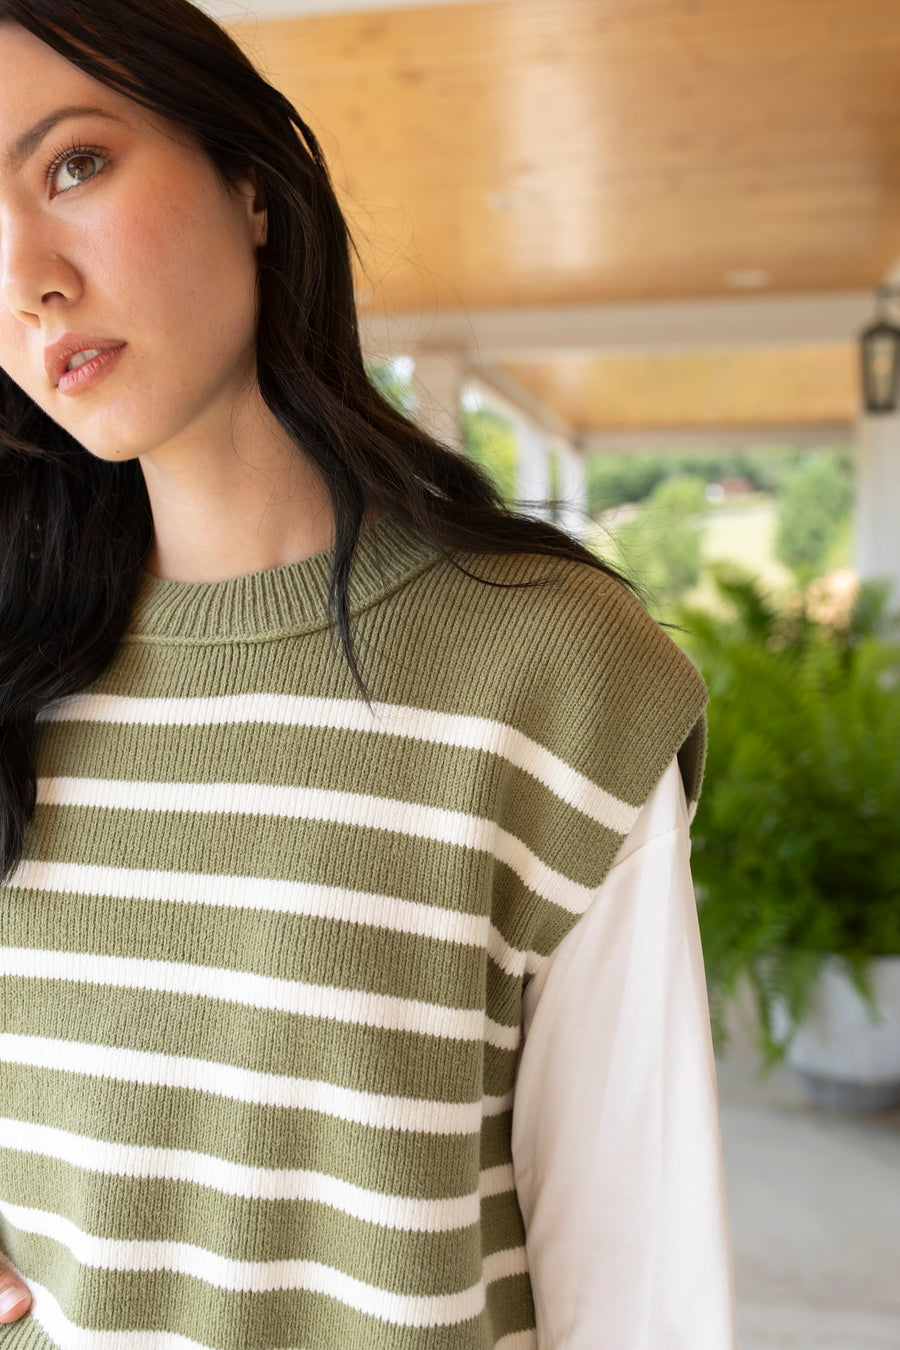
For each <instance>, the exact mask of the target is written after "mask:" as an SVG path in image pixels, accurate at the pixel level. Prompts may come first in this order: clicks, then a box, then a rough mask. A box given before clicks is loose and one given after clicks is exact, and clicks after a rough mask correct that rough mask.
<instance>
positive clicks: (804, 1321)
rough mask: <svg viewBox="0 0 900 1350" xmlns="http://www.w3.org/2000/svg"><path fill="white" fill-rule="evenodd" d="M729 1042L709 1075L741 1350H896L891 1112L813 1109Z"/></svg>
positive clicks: (897, 1170)
mask: <svg viewBox="0 0 900 1350" xmlns="http://www.w3.org/2000/svg"><path fill="white" fill-rule="evenodd" d="M733 1035H734V1043H733V1045H732V1046H730V1047H729V1049H728V1050H727V1051H726V1052H725V1053H724V1055H722V1056H721V1057H720V1058H718V1059H717V1061H716V1068H717V1077H718V1084H719V1102H720V1109H721V1119H722V1140H723V1150H724V1156H725V1178H726V1186H727V1192H728V1208H729V1215H730V1219H731V1235H732V1246H733V1251H734V1266H735V1285H736V1291H737V1304H738V1328H739V1335H740V1350H900V1108H898V1109H896V1110H891V1111H884V1112H880V1113H878V1114H867V1115H849V1114H839V1113H837V1112H834V1111H828V1110H824V1109H823V1108H821V1107H818V1106H814V1105H812V1104H810V1103H809V1101H808V1100H807V1098H806V1097H805V1096H804V1094H803V1090H802V1088H801V1087H800V1086H799V1084H798V1083H797V1082H796V1080H795V1079H794V1077H793V1074H792V1073H791V1070H790V1069H788V1068H787V1067H779V1068H778V1069H776V1070H775V1071H774V1072H773V1073H772V1074H771V1075H770V1076H769V1078H767V1079H765V1080H763V1081H760V1080H759V1078H758V1076H757V1069H758V1064H759V1057H758V1055H757V1054H756V1053H755V1052H754V1051H753V1050H751V1049H750V1048H749V1046H748V1044H747V1040H746V1037H745V1036H743V1035H742V1034H741V1032H740V1030H739V1029H733Z"/></svg>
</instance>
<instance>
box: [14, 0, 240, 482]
mask: <svg viewBox="0 0 900 1350" xmlns="http://www.w3.org/2000/svg"><path fill="white" fill-rule="evenodd" d="M78 107H88V108H91V109H94V110H95V111H92V112H79V113H77V114H76V115H72V116H67V117H65V118H64V119H62V120H60V121H59V122H58V123H57V124H56V125H55V126H53V127H52V128H49V129H46V134H45V135H43V136H41V135H40V129H38V130H36V132H35V135H34V137H33V140H32V141H31V142H30V143H29V144H28V145H27V146H25V147H24V148H23V153H22V154H21V155H20V156H14V155H13V158H12V159H10V156H11V154H12V153H13V151H14V148H15V146H16V143H17V141H18V140H19V139H20V138H21V137H24V136H25V135H26V134H27V133H29V132H31V131H32V129H35V128H38V124H39V123H41V122H43V121H44V120H45V119H49V118H51V116H52V115H54V114H57V113H59V111H60V110H62V109H71V108H78ZM48 166H50V168H49V174H48ZM256 198H257V193H256V191H255V184H254V182H253V181H252V180H251V179H249V178H247V179H244V180H242V181H241V182H240V183H238V184H237V185H236V187H235V188H233V189H229V188H228V187H227V186H226V185H225V184H223V183H222V181H221V179H220V178H219V177H218V175H217V173H216V171H215V169H214V167H213V165H212V163H211V162H210V160H209V159H208V158H207V157H206V155H205V154H204V153H203V152H202V151H201V150H199V149H197V148H195V147H194V146H193V145H192V144H191V143H190V140H189V137H188V136H187V135H186V133H184V132H182V131H181V130H180V129H177V128H175V127H174V126H173V125H172V124H170V123H168V122H166V121H164V120H163V119H161V118H158V117H156V116H154V115H153V114H151V113H149V112H147V111H145V110H144V109H142V108H140V107H138V105H137V104H134V103H132V102H130V101H129V100H128V99H125V98H123V97H121V96H119V95H117V94H115V93H113V92H112V91H111V90H108V89H107V88H106V87H105V86H103V85H101V84H99V83H98V82H97V81H95V80H92V79H91V78H90V77H89V76H87V75H85V74H83V73H82V72H81V71H80V70H78V69H77V68H76V67H74V66H72V65H70V64H69V62H68V61H66V60H65V59H64V58H63V57H61V56H59V55H58V54H57V53H56V52H54V51H53V50H52V49H51V48H49V47H47V46H46V45H45V44H44V43H42V42H40V41H39V40H38V39H37V38H35V37H33V36H32V35H31V34H30V33H28V32H26V31H25V30H24V29H22V28H20V27H19V26H18V25H16V24H13V23H10V22H8V21H3V22H0V367H2V369H3V370H5V371H6V372H7V373H8V374H9V375H10V376H11V377H12V379H13V380H14V381H15V382H16V383H17V384H18V385H20V386H21V387H22V389H24V391H25V392H26V393H27V394H28V395H29V396H30V397H31V398H32V399H33V400H34V402H35V403H37V404H38V405H39V406H40V407H41V408H42V409H43V410H44V411H45V412H46V413H48V414H49V416H50V417H52V418H53V419H54V420H55V421H56V422H58V423H59V424H60V425H61V426H63V427H64V428H65V429H66V430H67V431H68V432H70V433H71V435H72V436H74V437H75V439H76V440H78V441H79V442H80V443H81V444H82V445H84V446H85V447H86V448H87V449H88V450H90V451H91V452H92V453H93V454H95V455H97V456H99V457H101V458H103V459H107V460H118V459H132V458H134V457H135V456H140V455H153V456H154V458H156V457H159V456H166V455H168V454H170V453H180V452H181V451H182V450H183V449H185V448H190V447H191V446H192V445H199V444H203V445H204V446H207V447H208V446H210V445H214V444H216V443H217V442H219V443H222V444H228V445H230V444H231V432H232V428H233V413H234V410H235V407H236V403H237V401H238V400H239V399H240V398H241V397H242V396H243V395H246V393H247V392H248V390H249V389H252V388H253V387H254V383H255V372H256V364H255V332H256V275H257V272H256V249H257V248H258V247H259V246H260V245H261V244H262V243H264V242H265V228H266V220H265V211H264V210H263V209H261V207H260V206H259V204H258V202H257V200H256ZM73 335H74V337H75V339H76V341H77V342H79V343H81V344H82V345H83V346H86V347H87V346H88V345H90V348H91V349H93V348H95V347H105V348H107V349H108V350H109V351H110V352H113V349H115V348H118V349H119V350H118V352H117V353H114V354H112V355H107V356H106V357H104V358H102V359H101V361H100V362H98V366H99V367H100V373H99V375H98V376H96V377H95V378H93V379H91V378H89V377H90V374H91V371H92V370H96V369H97V367H95V366H90V367H88V366H85V367H84V372H83V374H82V376H81V377H80V379H79V380H75V379H73V377H71V376H70V377H69V378H68V379H66V378H65V377H63V379H62V383H61V384H60V383H59V381H58V378H57V373H56V372H55V371H53V370H51V371H50V373H48V370H47V369H46V361H47V359H48V355H47V349H48V348H51V347H53V346H55V345H56V344H59V342H60V340H61V339H66V338H68V337H71V336H73ZM92 340H93V341H92ZM64 346H65V344H64ZM49 359H50V362H51V366H52V364H53V353H52V352H51V353H50V356H49ZM86 377H87V378H86ZM66 386H68V388H67V387H66ZM223 438H224V439H223Z"/></svg>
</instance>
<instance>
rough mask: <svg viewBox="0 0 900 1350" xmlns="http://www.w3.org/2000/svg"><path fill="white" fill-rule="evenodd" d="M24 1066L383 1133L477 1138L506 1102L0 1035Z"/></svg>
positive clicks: (7, 1054)
mask: <svg viewBox="0 0 900 1350" xmlns="http://www.w3.org/2000/svg"><path fill="white" fill-rule="evenodd" d="M3 1060H6V1061H8V1062H9V1063H12V1064H24V1065H28V1066H29V1067H31V1068H38V1069H52V1070H56V1071H58V1072H60V1073H75V1074H79V1075H85V1076H89V1077H90V1076H92V1077H95V1078H114V1079H118V1080H119V1081H121V1082H126V1083H140V1084H143V1085H145V1086H149V1087H167V1088H184V1089H186V1090H187V1091H189V1092H207V1093H209V1094H210V1095H211V1096H214V1097H228V1098H230V1099H231V1100H233V1101H240V1102H251V1103H254V1104H255V1105H259V1106H281V1107H287V1108H288V1109H291V1110H295V1111H318V1112H320V1113H321V1114H322V1115H326V1116H332V1117H334V1118H335V1119H337V1120H347V1121H352V1122H354V1123H356V1124H358V1125H368V1126H371V1127H372V1128H374V1129H382V1130H408V1131H411V1132H415V1133H419V1134H478V1132H479V1128H480V1125H481V1117H482V1112H483V1113H484V1114H485V1115H488V1116H494V1115H500V1114H502V1112H504V1111H505V1110H507V1109H508V1108H509V1107H510V1106H511V1105H512V1093H509V1094H507V1096H506V1097H485V1098H484V1099H483V1100H482V1101H480V1102H436V1101H427V1100H419V1099H418V1098H415V1097H388V1096H382V1095H377V1094H375V1093H372V1092H358V1091H355V1090H353V1089H351V1088H342V1087H336V1086H335V1085H334V1084H333V1083H324V1082H320V1081H318V1080H316V1079H308V1078H290V1077H288V1076H287V1075H286V1074H275V1073H259V1072H257V1071H255V1070H252V1069H240V1068H236V1067H235V1066H234V1065H232V1064H217V1063H215V1062H214V1061H211V1060H204V1059H190V1058H188V1057H187V1056H180V1055H162V1054H156V1053H153V1052H150V1051H146V1050H127V1049H120V1048H118V1047H112V1046H105V1045H90V1044H87V1043H86V1042H83V1041H81V1042H79V1041H57V1040H46V1039H44V1038H42V1037H39V1036H18V1035H12V1034H10V1033H0V1062H2V1061H3Z"/></svg>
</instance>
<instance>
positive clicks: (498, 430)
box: [462, 408, 517, 502]
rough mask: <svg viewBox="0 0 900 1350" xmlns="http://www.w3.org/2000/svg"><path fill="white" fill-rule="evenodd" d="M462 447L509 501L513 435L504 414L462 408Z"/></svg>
mask: <svg viewBox="0 0 900 1350" xmlns="http://www.w3.org/2000/svg"><path fill="white" fill-rule="evenodd" d="M462 431H463V448H464V449H465V452H466V454H467V455H468V456H469V458H470V459H471V460H473V461H474V463H475V464H477V465H478V466H479V468H481V469H483V470H484V471H485V473H486V474H487V475H488V477H489V478H490V479H491V480H492V481H493V483H494V485H495V486H496V488H497V490H498V491H499V493H500V495H501V496H502V497H504V498H505V499H506V500H507V501H508V502H512V501H513V500H514V499H515V497H516V493H517V487H516V436H515V432H514V431H513V428H512V426H511V424H510V423H509V422H508V421H507V420H506V418H505V417H501V416H500V415H499V414H498V413H495V412H492V411H491V410H490V409H488V408H479V409H475V410H469V409H465V408H464V409H463V413H462Z"/></svg>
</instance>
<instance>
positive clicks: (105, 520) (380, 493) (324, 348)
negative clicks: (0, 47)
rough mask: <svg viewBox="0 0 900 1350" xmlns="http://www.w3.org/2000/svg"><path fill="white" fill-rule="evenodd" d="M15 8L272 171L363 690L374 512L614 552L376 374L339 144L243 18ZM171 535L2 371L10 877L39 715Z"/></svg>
mask: <svg viewBox="0 0 900 1350" xmlns="http://www.w3.org/2000/svg"><path fill="white" fill-rule="evenodd" d="M2 19H9V20H12V21H14V22H15V23H17V24H19V25H21V27H22V28H24V29H27V30H28V31H29V32H30V33H32V34H34V36H35V37H37V38H39V39H40V40H41V41H42V42H44V43H46V44H47V46H49V47H51V48H53V49H54V50H55V51H56V52H58V53H59V54H60V55H61V56H63V57H65V58H66V60H68V61H70V62H71V63H72V64H73V65H74V66H77V67H78V68H80V69H81V70H83V71H84V72H85V73H86V74H88V75H90V76H91V77H92V78H94V79H95V80H98V81H99V82H100V83H101V84H104V85H106V86H107V87H108V88H110V89H112V90H114V91H115V92H116V93H118V94H120V95H124V96H126V97H127V98H130V99H132V100H133V101H134V102H135V103H138V104H140V105H142V106H143V107H146V108H149V109H150V110H152V111H153V112H155V113H157V114H159V115H161V116H162V117H164V118H166V119H168V120H169V121H170V122H172V123H176V124H178V125H180V126H181V127H182V128H185V129H187V130H188V131H189V132H191V133H192V134H193V136H194V137H195V139H196V141H197V142H198V143H199V145H200V146H201V147H202V148H203V149H204V150H205V151H206V153H207V154H208V156H209V158H210V160H211V161H212V163H213V164H214V166H215V167H216V169H217V170H218V172H219V174H220V175H221V177H222V179H223V181H225V182H226V183H234V182H236V180H237V178H238V177H241V176H244V175H245V174H246V172H247V170H248V168H250V167H252V168H253V169H254V170H255V172H256V174H257V176H258V181H259V184H260V186H261V188H262V190H263V192H264V197H265V205H266V208H267V212H268V237H267V241H266V244H265V245H264V246H263V247H262V248H261V249H259V250H258V253H257V258H258V267H259V281H258V295H259V320H258V333H257V368H258V378H259V387H260V392H261V394H262V397H263V399H264V400H265V402H266V404H267V406H268V407H269V409H270V410H271V411H272V413H273V414H274V415H275V417H276V418H277V419H278V422H279V423H280V425H281V426H282V427H283V428H284V429H285V430H286V431H287V432H288V433H289V434H290V436H291V437H292V438H293V439H294V440H295V441H296V443H297V444H298V446H302V447H303V450H304V451H305V452H306V453H307V454H308V455H309V456H310V458H311V459H312V461H313V462H314V463H315V465H316V467H317V468H318V469H319V471H320V472H321V474H322V475H323V478H324V480H325V482H326V484H327V486H328V490H329V492H330V495H331V504H332V507H333V511H334V519H335V541H334V563H333V569H332V574H331V584H330V589H329V596H328V616H329V619H330V621H331V622H332V623H333V624H334V626H335V627H336V629H337V631H338V633H339V635H340V639H341V643H342V646H343V650H344V653H345V655H346V659H347V661H348V662H349V665H350V668H351V670H352V671H353V674H354V677H355V678H356V680H357V683H358V685H359V686H360V688H361V689H362V688H363V687H364V686H363V684H362V680H361V677H360V673H359V670H358V668H357V664H356V657H355V654H354V648H353V641H352V633H351V623H350V610H349V601H348V582H349V579H350V573H351V569H352V564H353V557H354V552H355V549H356V544H357V540H358V537H359V531H360V526H361V524H362V521H363V517H364V514H365V513H366V512H367V511H372V510H374V511H377V512H387V513H389V514H391V515H392V516H394V517H395V518H396V519H398V520H399V521H401V522H403V523H405V524H406V525H408V526H411V527H412V528H413V529H415V530H416V531H418V532H419V533H420V534H422V535H424V536H425V537H427V538H428V539H429V540H431V541H432V542H433V543H434V544H435V545H436V546H437V548H438V549H440V550H441V551H442V552H443V553H445V554H446V555H447V556H448V557H450V558H453V555H454V554H458V553H459V552H460V551H462V552H464V553H465V552H481V553H494V554H498V553H512V552H528V553H535V554H545V555H550V556H554V557H563V558H570V559H573V560H577V561H579V562H582V563H585V564H588V565H589V566H592V567H603V564H602V563H600V562H599V561H598V560H597V558H595V557H594V556H593V554H591V553H589V552H588V551H587V550H586V549H585V548H583V547H582V546H581V545H580V544H579V543H577V542H576V541H575V540H573V539H571V538H569V537H568V536H567V535H565V534H564V533H562V532H561V531H560V530H557V529H555V528H554V527H553V526H552V525H550V524H547V523H544V522H542V521H539V520H532V519H527V518H525V517H524V516H521V515H518V514H516V513H514V512H513V511H511V510H510V509H508V508H507V507H506V506H504V504H503V503H502V501H501V500H500V498H499V497H498V495H497V493H496V492H495V491H494V489H493V487H492V486H491V484H490V483H489V482H488V480H487V479H486V478H485V477H484V476H483V475H482V474H481V473H480V472H479V471H478V470H477V469H476V468H475V467H474V466H473V465H472V464H470V463H469V462H468V461H467V460H465V459H464V458H462V456H460V455H458V454H456V453H454V452H453V451H451V450H449V449H447V448H446V447H444V446H442V445H440V444H439V443H438V442H436V441H435V440H434V439H432V437H430V436H429V435H428V434H427V433H426V432H425V431H423V430H422V428H421V427H418V426H416V425H414V424H413V423H412V422H411V421H409V420H408V419H407V418H405V417H404V416H403V415H402V414H401V413H399V412H398V411H397V410H396V409H395V408H394V407H392V406H391V405H390V403H388V402H387V401H386V400H385V399H384V398H383V397H382V396H381V394H380V393H379V392H378V391H377V389H376V388H375V387H374V386H373V383H372V382H371V381H370V379H369V378H368V376H367V373H366V370H365V366H364V363H363V356H362V351H361V348H360V341H359V332H358V326H357V317H356V309H355V304H354V297H353V282H352V272H351V261H350V259H351V252H350V250H351V240H350V237H349V234H348V231H347V226H346V224H345V221H344V219H343V216H342V214H341V211H340V208H339V206H338V204H337V200H336V198H335V194H334V191H333V189H332V186H331V182H330V179H329V175H328V170H327V168H326V166H325V162H324V160H323V157H322V152H321V150H320V148H319V145H318V143H317V141H316V138H315V136H314V135H313V133H312V132H311V131H310V129H309V127H308V126H306V124H305V123H304V122H303V120H302V119H301V118H300V116H299V114H298V113H297V111H296V109H295V108H294V107H293V106H292V105H291V104H290V102H289V101H288V100H287V99H286V98H285V97H284V96H283V95H282V94H280V93H279V92H278V91H277V90H276V89H274V88H273V87H272V86H271V85H270V84H269V83H268V82H267V81H266V80H265V79H264V78H263V77H262V75H260V73H259V72H258V71H257V70H256V69H255V68H254V66H253V65H252V63H251V62H250V61H249V60H248V58H247V57H246V56H245V55H244V53H243V52H242V51H241V49H240V48H239V47H238V46H237V44H236V43H235V42H234V41H233V39H232V38H231V37H230V36H229V35H228V34H227V33H226V32H225V31H224V29H222V28H221V27H220V26H219V25H218V24H216V23H215V22H214V21H213V20H212V19H210V18H208V17H207V16H206V15H205V14H204V13H202V12H201V11H200V10H199V9H197V8H195V6H194V5H192V4H190V3H189V2H188V0H153V3H152V4H146V3H145V2H144V0H0V20H2ZM151 534H152V520H151V515H150V505H149V501H148V497H147V492H146V489H145V486H144V480H143V475H142V473H141V469H140V465H139V464H138V463H137V462H136V461H132V462H128V463H124V464H120V463H117V464H109V463H106V462H103V461H101V460H99V459H96V458H94V457H93V456H92V455H91V454H89V453H88V452H87V451H86V450H85V449H84V447H83V446H81V445H80V444H79V443H78V442H77V441H75V440H74V438H73V437H72V436H70V435H69V434H68V433H67V432H66V431H64V430H63V429H62V428H61V427H60V426H59V425H58V424H57V423H55V422H54V421H53V420H52V419H51V418H49V417H48V416H47V415H46V414H45V413H43V412H42V411H41V409H40V408H39V407H38V406H37V405H36V404H35V403H34V402H33V401H32V400H31V399H30V398H29V397H28V396H27V395H26V394H25V393H24V392H23V391H22V390H21V389H20V388H19V387H18V386H17V385H16V384H15V383H14V382H13V381H12V380H11V379H10V378H9V377H8V376H7V375H6V374H5V373H4V372H2V371H0V876H2V875H5V874H7V873H8V872H9V870H10V869H11V868H12V867H13V866H14V864H15V862H16V861H17V859H18V858H19V857H20V855H21V851H22V846H23V839H24V830H25V825H26V822H27V821H28V819H29V818H30V816H31V814H32V812H33V810H34V803H35V766H34V757H33V751H32V739H33V731H34V721H35V717H36V715H37V713H38V712H39V711H40V709H41V708H42V707H43V706H45V705H46V704H47V703H48V702H50V701H51V700H53V699H56V698H59V697H60V696H62V695H65V694H72V693H75V692H77V691H78V690H80V689H83V688H84V687H85V686H86V685H88V684H90V683H91V681H93V680H95V679H96V678H97V677H98V676H99V675H100V673H101V672H102V671H103V670H104V669H105V667H106V666H107V665H108V663H109V662H110V660H111V659H112V657H113V654H114V653H115V651H116V648H117V646H118V643H119V641H120V638H121V636H122V633H123V631H124V629H125V627H126V625H127V623H128V618H129V613H130V610H131V606H132V603H133V600H134V595H135V590H136V586H137V583H138V580H139V578H140V575H141V566H142V563H143V560H144V558H145V556H146V553H147V550H148V548H149V545H150V541H151ZM460 565H461V564H460ZM604 570H607V571H609V570H611V569H608V568H604Z"/></svg>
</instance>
